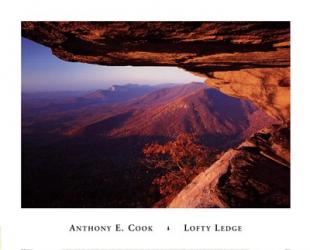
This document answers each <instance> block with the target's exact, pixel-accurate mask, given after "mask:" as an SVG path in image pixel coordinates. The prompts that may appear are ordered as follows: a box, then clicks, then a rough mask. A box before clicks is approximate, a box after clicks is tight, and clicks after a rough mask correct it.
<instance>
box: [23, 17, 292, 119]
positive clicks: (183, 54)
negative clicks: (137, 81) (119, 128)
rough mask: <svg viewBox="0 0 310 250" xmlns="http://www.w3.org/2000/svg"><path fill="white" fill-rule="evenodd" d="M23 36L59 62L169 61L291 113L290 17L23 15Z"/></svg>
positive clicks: (270, 109) (279, 113)
mask: <svg viewBox="0 0 310 250" xmlns="http://www.w3.org/2000/svg"><path fill="white" fill-rule="evenodd" d="M22 35H23V36H24V37H26V38H29V39H31V40H33V41H35V42H38V43H41V44H43V45H46V46H48V47H50V48H51V49H52V53H53V54H54V55H55V56H57V57H59V58H60V59H63V60H66V61H72V62H84V63H91V64H99V65H110V66H122V65H124V66H125V65H126V66H127V65H131V66H176V67H179V68H182V69H185V70H187V71H190V72H192V73H194V74H199V75H200V76H203V77H206V82H207V83H208V85H209V86H211V87H215V88H218V89H219V90H221V91H222V92H224V93H226V94H228V95H232V96H236V97H240V98H245V99H248V100H251V101H253V102H254V103H255V104H256V105H257V106H259V107H261V108H262V109H264V110H265V111H266V112H267V113H269V114H270V115H271V116H273V117H275V118H277V119H280V120H282V121H284V122H287V121H289V119H290V23H289V22H22Z"/></svg>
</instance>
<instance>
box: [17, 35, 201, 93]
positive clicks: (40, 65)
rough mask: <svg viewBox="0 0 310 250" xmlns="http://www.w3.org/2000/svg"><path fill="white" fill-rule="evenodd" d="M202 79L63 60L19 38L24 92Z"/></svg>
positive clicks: (162, 70) (154, 69) (170, 71)
mask: <svg viewBox="0 0 310 250" xmlns="http://www.w3.org/2000/svg"><path fill="white" fill-rule="evenodd" d="M192 81H203V78H199V77H196V76H194V75H192V74H191V73H189V72H186V71H184V70H182V69H179V68H176V67H132V66H113V67H112V66H100V65H94V64H86V63H77V62H66V61H63V60H60V59H58V58H57V57H56V56H54V55H52V53H51V50H50V49H49V48H47V47H45V46H43V45H40V44H38V43H35V42H33V41H31V40H28V39H26V38H22V90H23V91H24V92H37V91H62V90H92V89H104V88H108V87H110V86H111V85H113V84H126V83H138V84H160V83H188V82H192Z"/></svg>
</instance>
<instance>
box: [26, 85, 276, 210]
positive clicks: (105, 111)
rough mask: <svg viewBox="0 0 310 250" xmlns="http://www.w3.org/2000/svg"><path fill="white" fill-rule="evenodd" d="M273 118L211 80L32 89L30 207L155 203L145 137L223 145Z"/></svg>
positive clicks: (28, 163) (28, 117) (28, 119)
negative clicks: (43, 93) (50, 91)
mask: <svg viewBox="0 0 310 250" xmlns="http://www.w3.org/2000/svg"><path fill="white" fill-rule="evenodd" d="M34 100H35V101H34ZM41 102H42V103H41ZM274 123H277V121H276V120H274V119H273V118H270V117H269V116H268V115H266V114H265V113H264V112H262V111H261V110H259V109H258V108H256V107H255V106H254V105H253V104H252V103H251V102H249V101H246V100H240V99H237V98H234V97H229V96H226V95H224V94H222V93H221V92H219V91H217V90H215V89H212V88H209V87H208V86H207V85H205V84H204V83H189V84H183V85H168V86H167V85H166V86H160V87H159V86H147V85H143V86H140V85H133V84H129V85H125V86H114V87H112V88H110V89H107V90H96V91H93V92H87V93H82V94H80V95H78V96H70V97H68V98H67V97H64V95H63V98H58V99H57V101H55V98H50V99H49V98H43V99H40V98H36V96H35V94H33V95H32V96H31V98H30V97H29V95H28V96H27V98H24V99H23V109H22V139H23V143H22V154H23V158H22V161H23V207H81V204H83V206H86V207H148V206H152V205H153V204H154V203H155V202H157V201H158V200H159V199H160V196H159V195H158V193H157V191H156V190H155V191H154V187H153V185H152V179H153V178H154V176H153V175H152V174H150V173H149V172H148V171H147V170H143V169H142V168H141V167H138V166H139V159H141V157H142V156H143V154H142V152H143V148H144V146H145V145H147V144H149V143H154V142H162V143H165V142H167V141H171V140H174V139H175V138H176V137H177V136H178V135H180V134H182V133H188V134H194V135H195V136H196V137H197V138H198V139H199V140H200V142H201V143H202V144H203V145H205V146H207V147H209V148H212V149H214V150H216V151H218V152H220V151H222V150H225V149H227V148H230V147H235V146H237V145H238V144H239V143H240V142H242V141H243V140H244V139H245V138H247V137H248V136H249V135H250V134H252V133H253V132H256V131H258V130H259V129H261V128H264V127H268V126H270V125H271V124H274ZM88 180H89V181H88ZM56 183H57V185H56V186H55V184H56ZM116 183H121V185H116ZM38 185H39V186H38ZM142 189H145V190H149V191H147V192H145V193H141V192H140V190H142ZM59 192H61V194H60V193H59ZM132 193H135V195H130V194H132ZM47 194H48V197H46V195H47Z"/></svg>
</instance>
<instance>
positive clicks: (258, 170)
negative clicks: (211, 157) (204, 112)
mask: <svg viewBox="0 0 310 250" xmlns="http://www.w3.org/2000/svg"><path fill="white" fill-rule="evenodd" d="M288 135H289V129H288V128H287V127H282V126H280V127H275V128H273V129H269V130H262V131H260V132H259V133H256V134H255V135H253V136H252V137H251V138H250V139H249V140H247V141H245V142H244V143H242V144H241V145H240V146H239V147H238V148H236V149H230V150H228V151H227V152H226V153H224V154H223V156H222V157H221V158H220V159H219V160H218V161H216V162H215V163H214V164H213V165H212V166H211V167H210V168H208V169H207V170H206V171H204V172H202V173H201V174H199V175H198V176H197V177H196V178H195V179H194V180H193V181H192V182H191V183H190V184H189V185H188V186H187V187H186V188H184V189H183V190H182V191H181V192H180V193H179V194H178V195H177V196H176V197H175V199H174V200H173V201H172V202H171V203H170V204H169V207H171V208H182V207H183V208H188V207H191V208H197V207H198V208H199V207H209V208H228V207H234V208H253V207H289V206H290V169H289V162H288V159H287V155H286V153H285V152H286V150H289V149H287V148H286V147H287V145H288V144H287V143H286V142H285V139H284V138H286V139H287V138H288V137H287V136H288ZM275 144H276V145H277V150H273V145H275ZM280 148H281V149H282V150H279V149H280ZM279 152H280V153H279ZM281 152H284V153H281Z"/></svg>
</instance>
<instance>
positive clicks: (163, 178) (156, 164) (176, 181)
mask: <svg viewBox="0 0 310 250" xmlns="http://www.w3.org/2000/svg"><path fill="white" fill-rule="evenodd" d="M143 153H144V160H143V164H144V166H146V167H148V168H150V169H153V170H158V175H157V177H156V178H155V179H154V181H153V184H156V185H158V186H159V190H160V194H161V195H162V196H167V195H171V194H175V193H176V192H178V191H180V190H181V189H182V188H183V187H184V186H186V185H187V184H189V183H190V182H191V180H192V179H193V178H194V177H195V176H196V175H197V174H198V173H200V172H201V171H203V170H204V169H205V168H206V167H207V166H209V164H210V157H211V158H214V157H212V156H214V153H213V152H212V151H211V150H210V149H207V148H206V147H205V146H203V145H200V144H198V143H197V141H196V139H195V136H194V135H193V134H185V133H183V134H180V135H179V136H178V137H177V138H176V140H174V141H170V142H168V143H166V144H164V145H161V144H158V143H152V144H149V145H146V146H145V148H144V150H143Z"/></svg>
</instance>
